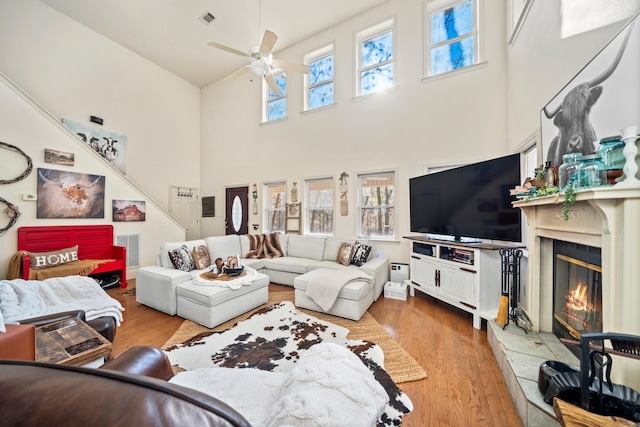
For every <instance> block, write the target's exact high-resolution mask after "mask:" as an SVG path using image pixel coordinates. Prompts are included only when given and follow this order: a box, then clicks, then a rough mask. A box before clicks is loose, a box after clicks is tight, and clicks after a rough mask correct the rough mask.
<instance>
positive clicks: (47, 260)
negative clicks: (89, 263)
mask: <svg viewBox="0 0 640 427" xmlns="http://www.w3.org/2000/svg"><path fill="white" fill-rule="evenodd" d="M27 255H29V257H30V258H31V265H30V268H31V269H33V270H40V269H43V268H49V267H54V266H56V265H62V264H67V263H69V262H73V261H78V245H75V246H72V247H70V248H65V249H60V250H59V251H49V252H27Z"/></svg>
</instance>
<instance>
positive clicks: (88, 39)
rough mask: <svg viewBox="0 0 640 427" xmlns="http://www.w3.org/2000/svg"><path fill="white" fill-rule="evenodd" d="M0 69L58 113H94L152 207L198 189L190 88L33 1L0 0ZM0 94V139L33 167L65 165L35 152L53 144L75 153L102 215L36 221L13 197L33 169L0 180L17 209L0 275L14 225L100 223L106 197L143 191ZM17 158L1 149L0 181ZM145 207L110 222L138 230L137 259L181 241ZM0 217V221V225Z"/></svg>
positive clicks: (84, 117) (29, 187) (196, 120)
mask: <svg viewBox="0 0 640 427" xmlns="http://www.w3.org/2000/svg"><path fill="white" fill-rule="evenodd" d="M0 72H2V73H3V74H4V75H6V76H7V77H8V78H9V79H10V80H12V81H13V82H15V83H16V84H17V85H18V86H19V87H20V88H22V89H23V90H24V91H25V92H26V93H28V94H29V95H30V96H31V97H32V98H34V99H35V100H36V101H37V102H38V103H39V104H41V105H42V106H43V107H44V108H45V109H46V110H47V111H49V112H51V113H52V114H53V115H54V116H55V117H56V118H57V119H62V118H67V119H70V120H75V121H79V122H88V120H89V116H91V115H95V116H99V117H102V118H103V119H104V128H105V129H108V130H112V131H116V132H119V133H122V134H125V135H127V137H128V155H127V177H128V178H130V179H131V180H132V181H133V182H135V183H136V184H137V185H138V186H139V187H140V188H142V190H143V191H144V192H145V193H146V194H148V195H150V196H151V198H153V199H154V200H156V201H157V202H158V203H159V204H160V206H161V207H163V208H165V209H166V208H168V203H169V185H171V184H174V185H181V186H185V187H198V186H199V183H200V171H199V168H200V161H199V158H200V90H199V89H198V88H197V87H195V86H193V85H191V84H190V83H187V82H185V81H184V80H182V79H180V78H178V77H176V76H174V75H173V74H170V73H168V72H167V71H165V70H163V69H161V68H159V67H158V66H156V65H154V64H152V63H150V62H149V61H147V60H146V59H143V58H141V57H140V56H138V55H136V54H134V53H132V52H130V51H129V50H127V49H125V48H123V47H122V46H120V45H118V44H115V43H113V42H111V41H110V40H107V39H106V38H104V37H102V36H101V35H99V34H97V33H95V32H93V31H91V30H89V29H88V28H86V27H84V26H82V25H80V24H78V23H77V22H75V21H73V20H70V19H69V18H67V17H65V16H64V15H62V14H60V13H58V12H57V11H55V10H53V9H51V8H49V7H48V6H45V5H44V4H42V3H40V2H39V1H35V0H21V1H19V2H18V1H11V0H0ZM0 86H2V83H0ZM1 90H2V96H1V97H0V141H3V142H6V143H9V144H12V145H15V146H18V147H20V148H21V149H22V150H23V151H25V152H26V153H27V154H28V155H29V156H30V157H31V158H32V159H33V162H34V170H35V168H37V167H48V168H53V169H69V168H66V167H58V166H57V165H51V164H45V163H44V151H43V149H44V148H53V149H58V150H62V151H67V152H73V153H75V154H76V163H75V166H74V167H72V168H70V170H72V171H74V172H84V173H91V174H101V175H105V176H106V177H107V179H106V180H107V194H106V200H105V202H106V206H107V211H106V218H105V219H104V220H100V221H95V220H75V221H74V220H68V219H64V220H37V219H36V213H35V203H33V202H23V201H22V200H21V196H22V194H23V193H35V192H36V176H35V173H32V174H31V175H30V176H29V177H28V178H27V179H25V180H23V181H20V182H18V183H15V184H9V185H3V186H0V195H1V196H2V197H3V198H5V199H6V200H9V201H10V202H11V203H14V204H16V205H18V206H19V207H20V210H21V212H22V215H21V216H20V218H19V219H18V222H17V224H16V225H15V226H14V227H12V228H11V229H9V230H8V232H7V233H6V234H5V235H4V236H1V237H0V277H5V274H6V269H7V263H8V260H9V257H10V256H11V255H12V254H13V253H14V252H15V251H16V250H17V238H16V233H17V228H18V227H20V226H26V225H48V224H49V225H54V224H61V223H62V224H74V223H82V224H87V223H94V222H106V223H109V222H111V212H110V207H111V200H112V199H114V198H115V199H127V198H131V199H133V200H144V199H146V197H145V196H143V195H141V194H139V193H138V192H137V191H136V190H135V189H132V188H129V185H128V184H127V183H126V181H125V180H122V178H121V177H118V175H117V174H116V173H114V172H112V170H111V169H110V168H108V167H106V166H105V165H104V164H102V163H101V160H100V159H96V158H95V156H92V155H91V154H92V153H88V154H89V155H87V153H83V149H82V148H83V147H82V146H80V145H78V143H76V142H75V141H74V140H72V139H70V138H69V136H68V135H67V134H66V133H64V132H63V131H60V130H59V129H57V127H55V126H53V125H52V124H51V123H50V122H48V120H47V119H43V118H42V115H40V114H39V113H37V114H35V116H34V114H33V113H34V112H33V111H30V107H29V106H26V105H24V102H22V103H21V101H20V100H19V99H18V100H16V99H14V98H15V96H13V95H11V93H12V91H10V90H8V89H6V90H5V88H4V87H2V89H1ZM31 110H33V109H32V108H31ZM43 120H44V122H43ZM40 122H43V123H44V124H42V123H40ZM47 123H49V124H47ZM56 129H57V130H56ZM17 161H18V160H17V158H16V157H15V156H13V155H12V154H11V152H9V151H7V150H0V179H10V178H14V177H16V176H17V175H18V174H20V172H21V171H22V169H19V170H17V171H16V167H17V166H16V165H17V164H19V163H16V162H17ZM4 208H5V206H0V218H4V217H5V215H4V213H3V212H2V210H3V209H4ZM147 208H148V212H147V221H146V222H144V223H139V222H138V223H131V224H124V223H115V228H116V233H118V234H121V233H129V232H132V233H133V232H142V233H143V236H142V244H143V248H142V263H143V265H148V264H153V263H154V261H155V258H154V257H155V254H156V253H157V251H158V247H159V244H160V243H161V242H163V241H169V240H182V239H183V238H184V230H183V229H182V228H181V227H180V226H178V225H177V224H176V223H174V222H173V221H171V220H170V219H168V218H164V217H163V216H164V213H163V212H162V211H160V210H158V209H156V208H155V206H152V205H151V204H150V203H149V201H148V202H147ZM6 223H7V222H6V221H5V220H4V219H0V224H2V226H4V225H5V224H6ZM158 230H162V233H158V232H157V231H158ZM131 273H132V276H133V275H135V271H132V272H131Z"/></svg>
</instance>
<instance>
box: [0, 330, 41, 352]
mask: <svg viewBox="0 0 640 427" xmlns="http://www.w3.org/2000/svg"><path fill="white" fill-rule="evenodd" d="M5 326H6V328H7V332H5V333H2V332H0V359H10V360H36V327H35V326H33V325H5Z"/></svg>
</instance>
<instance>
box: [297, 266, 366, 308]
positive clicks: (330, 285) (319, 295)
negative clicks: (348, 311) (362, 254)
mask: <svg viewBox="0 0 640 427" xmlns="http://www.w3.org/2000/svg"><path fill="white" fill-rule="evenodd" d="M358 280H362V281H367V282H371V281H372V280H373V278H372V277H371V276H367V275H366V274H364V273H362V272H361V271H358V270H355V269H353V270H330V269H328V268H320V269H318V270H314V274H313V275H311V277H310V278H309V281H308V282H307V290H306V291H305V294H306V295H307V296H308V297H309V298H311V299H312V300H314V301H315V302H316V304H318V305H319V306H320V307H322V309H323V310H324V311H328V310H329V309H330V308H331V307H333V304H335V302H336V299H338V294H340V291H341V290H342V288H343V287H344V286H345V285H346V284H348V283H351V282H355V281H358Z"/></svg>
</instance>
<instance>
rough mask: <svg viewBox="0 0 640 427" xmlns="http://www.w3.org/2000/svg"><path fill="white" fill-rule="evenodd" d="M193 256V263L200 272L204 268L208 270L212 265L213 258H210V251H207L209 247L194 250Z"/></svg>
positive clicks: (199, 247)
mask: <svg viewBox="0 0 640 427" xmlns="http://www.w3.org/2000/svg"><path fill="white" fill-rule="evenodd" d="M191 256H192V257H193V263H194V264H195V266H196V268H197V269H198V270H202V269H203V268H207V267H209V266H210V265H211V257H210V256H209V249H207V245H200V246H196V247H195V248H193V251H192V252H191Z"/></svg>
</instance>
